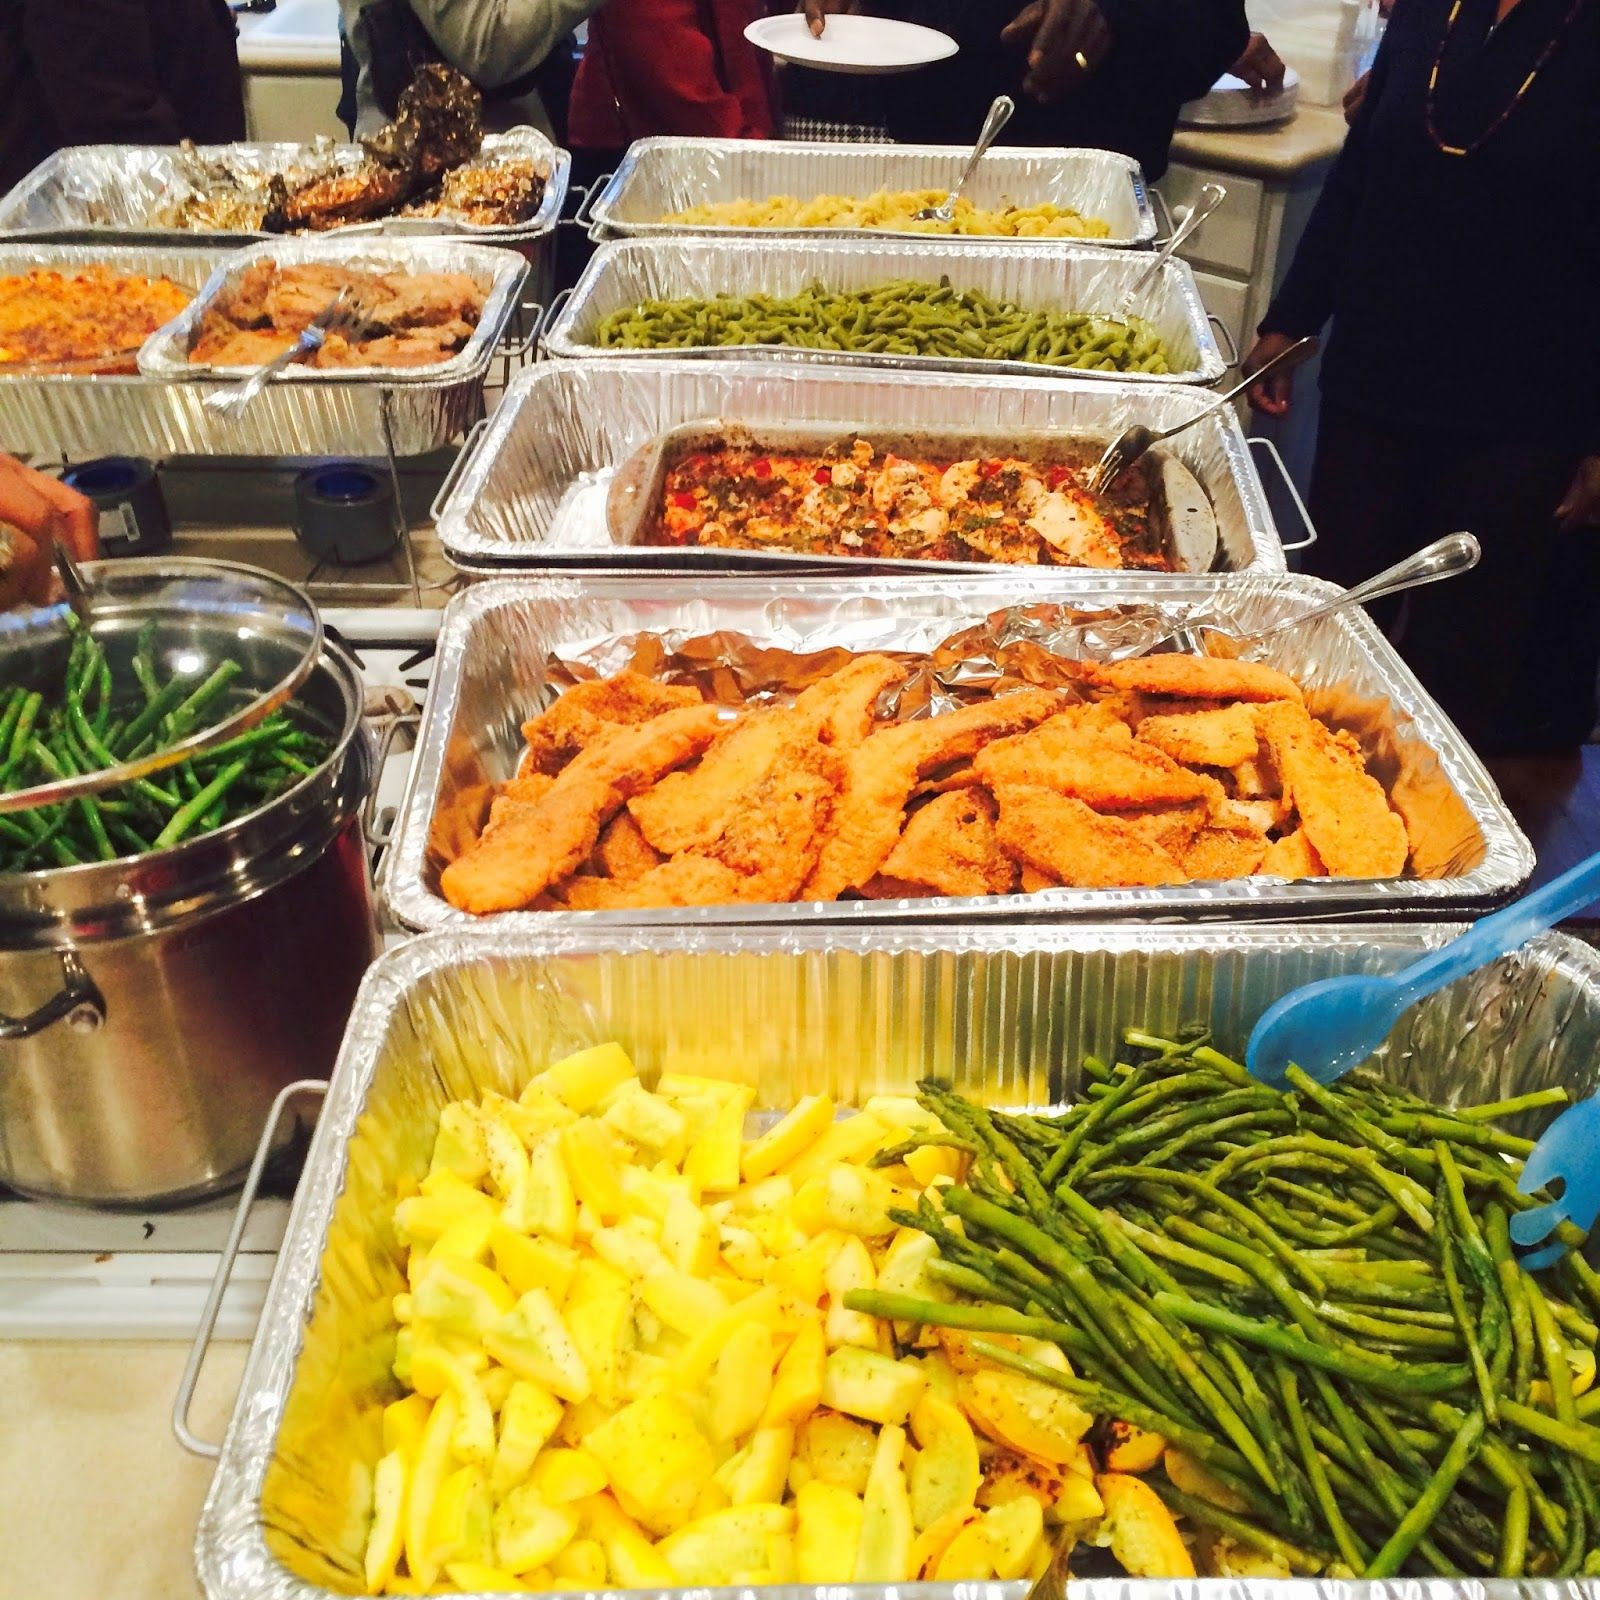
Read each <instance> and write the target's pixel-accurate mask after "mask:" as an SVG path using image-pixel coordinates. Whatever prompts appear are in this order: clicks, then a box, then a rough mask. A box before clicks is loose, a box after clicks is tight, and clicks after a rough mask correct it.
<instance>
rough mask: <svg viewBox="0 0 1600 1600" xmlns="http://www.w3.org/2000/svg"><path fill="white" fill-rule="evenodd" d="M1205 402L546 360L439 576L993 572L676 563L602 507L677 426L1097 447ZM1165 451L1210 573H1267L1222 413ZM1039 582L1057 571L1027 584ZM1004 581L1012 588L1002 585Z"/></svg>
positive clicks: (744, 365) (463, 514)
mask: <svg viewBox="0 0 1600 1600" xmlns="http://www.w3.org/2000/svg"><path fill="white" fill-rule="evenodd" d="M1213 403H1214V396H1212V395H1210V394H1206V393H1202V392H1199V391H1196V390H1193V389H1186V388H1163V389H1154V388H1151V387H1150V386H1149V385H1148V384H1139V383H1062V382H1061V381H1059V380H1050V379H1041V378H1038V377H1028V378H976V377H966V376H962V377H957V376H953V375H949V374H945V375H940V376H934V375H931V374H928V373H920V372H919V373H883V372H868V371H864V370H861V369H856V370H853V371H852V370H847V369H841V368H824V369H819V370H817V371H814V372H806V373H798V372H796V371H795V370H794V369H793V368H792V367H786V366H781V365H775V364H773V363H772V362H763V361H717V362H710V361H648V360H647V361H626V360H617V361H584V362H575V361H555V362H542V363H540V364H539V365H537V366H535V367H532V368H530V369H529V370H527V371H526V372H523V373H522V374H520V375H519V376H518V377H517V378H516V379H514V380H513V382H512V384H511V386H510V388H509V389H508V390H507V391H506V394H505V396H504V397H503V398H502V400H501V402H500V405H499V406H498V408H497V409H496V411H495V414H494V417H493V419H492V420H491V421H490V423H489V425H488V428H487V429H486V431H485V432H484V435H483V439H482V442H481V443H480V444H479V445H478V446H477V448H476V449H475V450H474V452H473V453H472V457H471V460H470V461H469V462H468V463H467V465H466V466H465V468H464V469H463V470H462V473H461V476H460V478H459V480H458V481H457V483H456V486H455V488H454V490H453V491H452V492H451V493H450V494H449V495H448V497H447V498H446V500H445V502H444V504H443V506H442V507H441V508H440V513H439V517H438V522H437V531H438V534H439V540H440V543H441V545H442V546H443V548H444V553H445V555H446V556H447V557H448V559H449V560H450V561H451V563H452V564H453V565H455V566H456V567H458V568H460V569H462V570H463V571H468V572H478V573H483V572H496V571H504V570H505V569H507V568H510V567H517V566H521V567H532V566H538V567H593V566H605V567H609V568H613V569H619V568H627V569H633V568H638V569H641V570H645V571H662V570H667V569H673V568H677V569H684V568H688V569H692V570H699V571H705V570H725V569H730V568H734V569H741V568H742V569H756V570H766V571H769V572H784V573H792V572H794V571H796V570H805V569H810V570H815V569H816V568H817V567H819V566H828V565H831V566H833V567H834V569H835V570H836V571H839V572H841V573H846V572H848V573H852V574H857V575H859V574H862V573H865V572H868V571H871V570H883V569H884V568H886V567H887V568H890V569H893V570H898V571H903V572H908V573H917V572H923V573H928V572H932V571H939V570H944V571H953V572H963V573H974V572H979V573H981V572H992V571H993V570H994V569H993V567H991V566H986V565H982V564H978V563H972V562H960V563H956V562H950V563H944V562H939V563H934V562H927V561H906V562H899V563H894V562H883V563H879V562H869V561H858V560H844V561H839V562H832V563H830V562H828V561H826V559H825V558H819V557H815V556H800V555H790V554H787V553H780V552H766V551H749V550H716V549H709V548H708V549H698V548H688V549H676V548H666V547H660V546H654V545H644V544H622V543H618V542H617V538H616V535H615V534H614V533H613V532H612V529H611V525H610V523H609V521H608V519H607V514H606V502H607V496H608V494H609V492H610V489H611V484H612V480H613V478H614V477H615V476H616V472H617V469H618V468H619V467H620V466H621V465H622V464H623V463H625V462H626V461H627V460H628V458H629V457H630V456H631V455H632V454H633V453H634V452H635V451H637V450H639V449H640V448H641V447H643V446H645V445H647V444H648V443H649V442H650V441H651V440H652V439H654V438H656V437H658V436H659V435H661V434H663V433H665V432H667V431H668V430H669V429H672V428H675V427H677V426H679V425H680V424H683V423H688V422H699V421H709V420H712V419H720V420H721V421H723V422H729V423H735V422H737V423H747V424H750V425H752V426H756V427H759V426H761V425H762V424H775V423H785V424H788V423H795V424H803V423H807V422H819V423H827V424H829V425H840V424H845V425H849V426H852V427H859V428H860V429H861V430H862V431H863V432H864V433H865V434H866V435H867V436H868V437H869V438H870V437H871V432H872V429H874V428H881V429H894V430H900V431H912V432H914V431H915V430H916V429H918V428H921V427H927V428H940V429H946V430H948V429H950V428H952V427H954V428H961V429H972V430H973V431H975V432H977V431H994V432H1002V433H1003V432H1006V431H1027V432H1044V431H1051V432H1059V433H1082V434H1088V435H1091V436H1098V437H1101V438H1105V439H1109V438H1111V437H1113V436H1114V435H1115V434H1117V433H1119V432H1121V430H1122V429H1123V428H1124V427H1126V426H1127V425H1128V424H1129V423H1130V422H1142V423H1144V424H1146V425H1147V426H1149V427H1155V428H1165V427H1169V426H1171V425H1172V424H1173V423H1175V422H1177V421H1179V420H1181V419H1184V418H1187V417H1192V416H1194V415H1195V413H1196V412H1197V411H1199V410H1201V409H1202V408H1203V407H1205V406H1208V405H1211V404H1213ZM1164 448H1166V449H1168V450H1170V451H1171V452H1172V453H1173V454H1174V455H1176V456H1177V457H1178V459H1179V460H1181V461H1182V462H1183V463H1184V465H1186V466H1187V467H1188V468H1189V470H1190V471H1191V472H1192V473H1193V474H1194V475H1195V478H1196V479H1197V480H1198V482H1199V483H1200V486H1201V487H1202V488H1203V489H1204V490H1205V492H1206V494H1207V496H1208V498H1209V499H1210V501H1211V506H1212V509H1213V511H1214V512H1215V513H1216V518H1217V529H1218V536H1219V537H1218V560H1217V566H1218V567H1219V569H1222V570H1227V571H1235V572H1258V571H1259V572H1281V571H1282V570H1283V566H1284V558H1283V549H1282V546H1281V544H1280V542H1279V538H1278V532H1277V528H1276V526H1275V525H1274V523H1273V519H1272V513H1271V512H1270V511H1269V510H1268V508H1267V502H1266V497H1265V495H1264V494H1263V493H1262V489H1261V482H1260V479H1259V478H1258V477H1257V475H1256V470H1255V465H1254V463H1253V462H1252V461H1251V459H1250V453H1249V449H1248V447H1247V446H1246V444H1245V440H1244V435H1243V434H1242V433H1241V432H1240V429H1239V423H1238V419H1237V418H1236V417H1235V415H1234V413H1233V412H1232V411H1231V410H1230V409H1228V408H1226V407H1225V408H1223V409H1222V410H1220V411H1213V412H1212V414H1211V415H1210V416H1209V417H1207V418H1205V420H1204V421H1202V422H1200V423H1198V424H1197V425H1196V426H1195V427H1193V428H1191V429H1190V430H1189V431H1188V432H1186V433H1182V434H1180V435H1179V436H1178V437H1177V438H1176V439H1174V440H1172V441H1171V443H1170V444H1168V445H1166V446H1165V447H1164ZM1026 570H1028V571H1038V572H1039V573H1040V575H1041V576H1046V575H1048V574H1049V573H1052V572H1056V571H1057V570H1058V569H1054V568H1049V569H1031V568H1030V569H1026ZM1014 575H1015V574H1014Z"/></svg>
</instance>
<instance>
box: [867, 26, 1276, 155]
mask: <svg viewBox="0 0 1600 1600" xmlns="http://www.w3.org/2000/svg"><path fill="white" fill-rule="evenodd" d="M1097 4H1098V5H1099V7H1100V10H1101V12H1102V14H1103V15H1104V16H1105V19H1106V23H1107V25H1108V26H1109V27H1110V30H1111V34H1112V40H1113V43H1112V47H1111V51H1110V54H1109V55H1108V56H1107V57H1106V59H1105V60H1104V61H1103V62H1102V63H1101V64H1100V66H1099V67H1098V68H1097V69H1096V71H1095V72H1094V73H1093V75H1092V76H1091V77H1090V78H1088V79H1087V80H1086V81H1085V83H1084V84H1083V86H1082V88H1080V89H1078V90H1077V91H1076V92H1074V93H1073V94H1071V95H1069V96H1067V97H1066V98H1065V99H1061V100H1056V101H1052V102H1051V103H1050V104H1048V105H1041V104H1039V103H1038V102H1037V101H1035V100H1032V99H1030V98H1028V97H1027V96H1025V95H1023V94H1022V92H1021V89H1020V85H1021V82H1022V76H1023V73H1024V71H1025V69H1026V66H1027V62H1026V58H1025V54H1024V52H1023V51H1020V50H1015V49H1009V48H1007V47H1006V46H1003V45H1002V44H1001V43H1000V31H1001V29H1002V28H1004V27H1005V26H1006V24H1007V23H1008V22H1010V20H1011V19H1012V18H1013V17H1014V16H1015V15H1016V14H1017V13H1018V12H1019V11H1021V10H1022V6H1021V5H1020V4H1018V3H1016V0H998V3H997V0H897V3H896V4H894V5H893V6H892V7H890V8H887V9H892V11H893V13H894V15H896V16H898V17H901V18H903V19H904V20H905V21H907V22H920V23H922V24H924V25H925V26H927V27H932V28H939V29H940V30H942V31H943V32H945V33H948V34H950V35H951V36H952V37H953V38H954V39H955V40H956V42H957V43H958V44H959V45H960V46H961V52H960V54H959V55H956V56H952V57H951V58H950V59H949V60H948V61H941V62H939V63H938V64H937V65H935V66H932V67H925V68H923V69H922V70H921V71H920V72H909V73H906V74H904V75H903V76H900V77H892V78H885V79H882V80H880V81H881V83H882V86H883V88H882V93H883V96H884V107H885V111H886V113H887V117H888V124H889V131H890V133H891V134H893V135H894V137H895V138H896V139H901V140H911V141H914V142H918V143H935V144H965V143H969V142H970V141H971V140H973V139H975V138H976V137H977V135H978V129H979V127H980V126H981V125H982V123H983V118H984V113H985V112H986V111H987V110H988V109H989V102H990V101H991V100H993V99H994V97H995V96H996V95H997V94H1009V95H1011V96H1012V97H1013V98H1014V99H1015V100H1016V102H1017V110H1016V114H1015V116H1013V117H1012V119H1011V121H1010V122H1009V123H1008V124H1007V125H1006V130H1005V132H1004V133H1003V134H1002V135H1001V142H1002V143H1004V144H1023V145H1089V146H1092V147H1094V148H1096V149H1101V150H1120V151H1121V152H1122V153H1123V154H1124V155H1128V156H1132V157H1133V158H1134V160H1136V161H1138V162H1139V163H1140V165H1141V166H1143V167H1144V169H1145V173H1146V175H1147V176H1148V177H1150V178H1152V179H1154V178H1158V177H1160V176H1161V174H1162V173H1163V172H1165V171H1166V169H1167V148H1168V146H1169V145H1170V144H1171V143H1172V130H1173V127H1174V125H1175V124H1176V123H1177V120H1178V111H1179V108H1180V107H1181V106H1182V105H1183V103H1184V101H1186V100H1193V99H1194V98H1196V97H1197V96H1198V95H1202V94H1204V93H1205V92H1206V90H1208V89H1209V88H1210V87H1211V85H1212V84H1213V83H1215V82H1216V80H1217V79H1218V78H1219V77H1220V76H1221V75H1222V74H1223V73H1224V72H1226V71H1227V70H1228V68H1229V67H1230V66H1231V65H1232V64H1233V63H1234V62H1235V61H1237V60H1238V58H1239V56H1240V54H1241V53H1242V52H1243V50H1244V47H1245V45H1246V44H1247V43H1248V41H1249V38H1250V26H1249V24H1248V23H1247V22H1246V20H1245V13H1244V0H1097ZM873 9H877V8H876V7H874V8H873Z"/></svg>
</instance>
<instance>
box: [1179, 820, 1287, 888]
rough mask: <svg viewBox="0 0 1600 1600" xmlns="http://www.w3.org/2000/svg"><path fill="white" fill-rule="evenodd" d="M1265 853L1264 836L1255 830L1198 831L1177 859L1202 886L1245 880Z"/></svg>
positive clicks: (1204, 829) (1207, 829) (1212, 829)
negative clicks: (1203, 883)
mask: <svg viewBox="0 0 1600 1600" xmlns="http://www.w3.org/2000/svg"><path fill="white" fill-rule="evenodd" d="M1266 853H1267V836H1266V834H1264V833H1262V832H1260V831H1259V830H1257V829H1255V828H1250V827H1237V828H1202V829H1201V830H1200V831H1199V832H1198V833H1197V834H1195V836H1194V837H1193V838H1192V839H1191V840H1190V841H1189V843H1188V844H1187V845H1186V846H1185V847H1184V849H1183V851H1182V852H1181V854H1180V855H1179V856H1178V861H1179V864H1180V865H1181V866H1182V867H1183V870H1184V871H1185V872H1186V873H1187V874H1188V875H1189V876H1190V877H1191V878H1195V879H1198V880H1201V881H1205V882H1221V881H1223V880H1225V879H1228V878H1248V877H1249V876H1250V874H1251V873H1252V872H1254V871H1255V870H1256V869H1257V868H1258V867H1259V866H1260V865H1261V858H1262V857H1263V856H1264V855H1265V854H1266Z"/></svg>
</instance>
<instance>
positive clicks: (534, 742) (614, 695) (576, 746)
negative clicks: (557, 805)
mask: <svg viewBox="0 0 1600 1600" xmlns="http://www.w3.org/2000/svg"><path fill="white" fill-rule="evenodd" d="M701 703H702V696H701V693H700V691H699V690H698V689H696V688H695V687H694V686H693V685H691V684H681V685H680V684H670V683H657V682H656V680H655V679H654V678H647V677H645V676H644V674H643V673H640V672H631V671H624V672H619V673H617V674H616V675H615V676H614V677H610V678H593V679H587V680H585V681H584V682H582V683H575V684H573V685H572V687H571V688H570V689H568V690H567V691H566V692H565V693H564V694H563V695H562V696H561V698H560V699H559V700H557V701H556V703H555V704H554V705H553V706H551V707H550V709H549V710H548V711H545V712H542V713H541V714H540V715H539V716H537V717H534V718H533V719H532V720H531V721H528V722H525V723H523V725H522V738H523V742H524V744H525V745H526V746H527V749H526V752H525V753H524V755H523V757H522V765H521V768H520V773H521V775H522V776H524V777H526V776H527V775H528V774H530V773H538V772H545V773H553V772H559V771H560V769H561V768H562V767H563V766H565V765H566V763H567V762H568V761H570V760H571V759H572V757H573V756H575V755H576V754H577V753H578V752H579V751H580V750H581V749H583V747H584V746H585V745H588V744H592V743H593V742H594V741H595V739H596V738H597V737H598V736H599V735H600V734H601V733H603V732H604V731H605V729H606V728H607V727H608V726H611V725H613V724H617V723H621V724H631V723H638V722H648V721H649V720H650V719H651V718H652V717H659V716H660V715H661V714H662V713H663V712H664V711H673V710H676V709H677V708H678V707H680V706H697V705H700V704H701Z"/></svg>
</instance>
